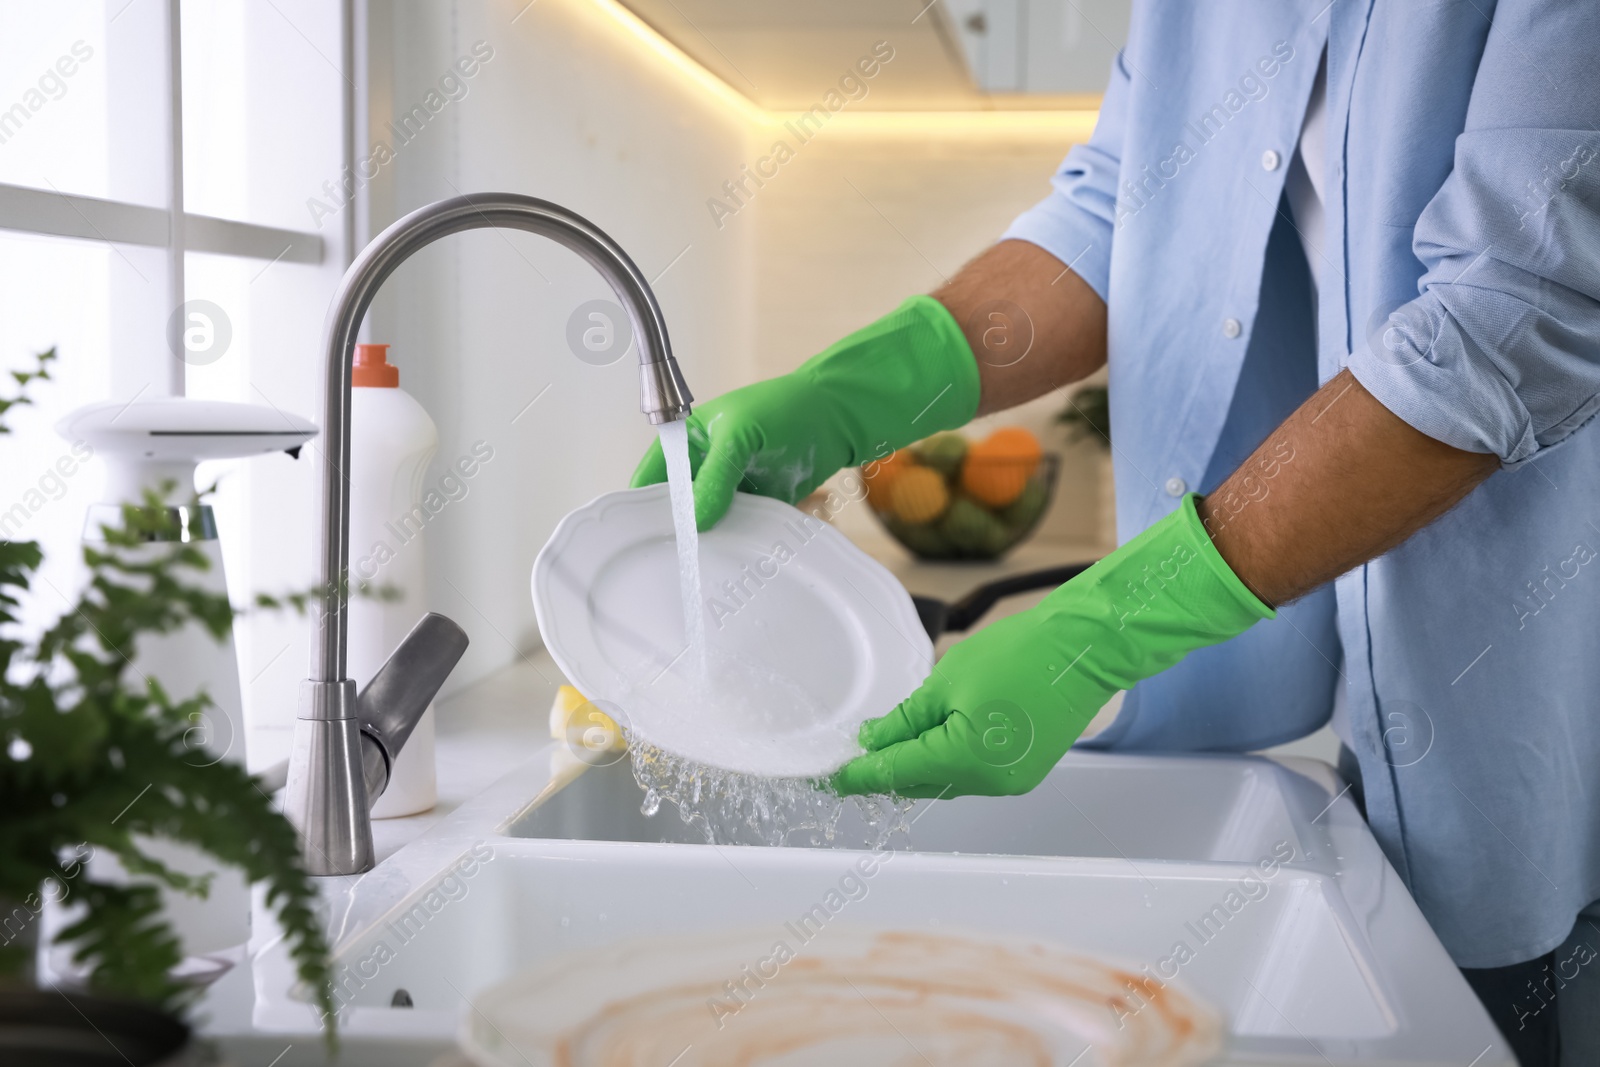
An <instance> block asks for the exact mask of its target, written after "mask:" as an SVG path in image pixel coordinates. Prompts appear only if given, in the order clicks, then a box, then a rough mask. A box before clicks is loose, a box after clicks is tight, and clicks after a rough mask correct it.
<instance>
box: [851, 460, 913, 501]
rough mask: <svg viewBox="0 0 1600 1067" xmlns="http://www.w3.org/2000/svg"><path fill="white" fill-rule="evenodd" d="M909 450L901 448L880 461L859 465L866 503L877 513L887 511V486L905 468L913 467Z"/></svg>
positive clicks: (892, 482)
mask: <svg viewBox="0 0 1600 1067" xmlns="http://www.w3.org/2000/svg"><path fill="white" fill-rule="evenodd" d="M915 463H916V461H915V460H914V459H912V458H911V450H910V449H909V448H902V449H900V450H899V451H897V452H891V453H889V454H888V455H887V456H884V457H883V458H882V459H874V460H868V461H867V462H866V463H863V464H862V465H861V477H862V480H863V481H865V482H866V485H867V501H868V502H869V503H870V504H871V505H872V506H873V507H874V508H876V509H877V510H878V511H888V510H889V506H890V505H889V486H891V485H893V484H894V481H895V479H896V478H898V477H899V476H900V475H901V474H902V473H903V472H904V471H905V470H906V469H907V468H909V467H911V466H913V465H915Z"/></svg>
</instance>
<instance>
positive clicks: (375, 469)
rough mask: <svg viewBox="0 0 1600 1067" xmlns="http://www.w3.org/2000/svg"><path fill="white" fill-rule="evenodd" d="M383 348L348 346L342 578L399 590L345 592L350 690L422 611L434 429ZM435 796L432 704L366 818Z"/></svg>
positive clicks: (409, 809) (397, 812) (400, 811)
mask: <svg viewBox="0 0 1600 1067" xmlns="http://www.w3.org/2000/svg"><path fill="white" fill-rule="evenodd" d="M388 351H389V346H388V345H356V356H355V363H354V366H353V369H352V370H351V374H350V384H351V390H350V581H351V584H352V585H354V584H356V583H359V582H369V583H371V584H372V585H373V586H376V587H382V586H393V587H395V588H396V589H398V590H399V591H400V596H399V598H398V599H396V600H382V599H379V598H376V597H363V596H352V597H351V598H350V602H349V608H348V610H349V649H348V652H347V653H346V656H347V659H346V666H347V671H348V676H349V677H350V678H353V679H354V680H355V683H356V686H357V688H361V687H364V686H365V685H366V684H367V682H368V681H370V680H371V679H372V676H373V675H374V674H376V673H378V668H379V667H381V666H383V662H384V660H385V659H387V658H388V656H389V653H390V652H393V651H394V648H395V646H396V645H398V644H399V643H400V639H401V638H403V637H405V635H406V634H407V633H409V632H410V631H411V627H412V626H414V625H415V624H416V621H417V620H418V619H420V618H421V617H422V615H423V613H424V612H426V611H427V606H426V604H427V585H426V573H425V571H424V568H423V558H422V541H423V532H424V530H425V529H426V527H427V525H428V523H429V522H430V521H431V520H432V518H433V515H432V514H431V513H430V512H429V511H427V510H426V509H425V508H424V507H423V504H422V500H423V485H422V483H423V478H424V477H425V476H426V475H427V472H428V462H429V461H430V460H432V459H433V454H434V452H435V450H437V449H438V447H439V431H438V429H437V427H435V426H434V424H433V420H432V419H430V418H429V417H428V413H427V412H426V411H424V410H423V408H422V405H421V404H419V403H417V401H416V400H415V399H414V398H413V397H412V396H411V394H409V393H407V392H406V391H405V390H404V389H401V388H400V368H398V367H396V366H394V365H393V364H391V363H390V362H389V361H388V358H387V357H388ZM438 799H439V789H438V783H437V781H436V779H435V775H434V759H433V708H431V707H430V708H429V709H428V710H427V711H426V712H424V713H423V716H422V719H421V721H419V722H418V723H417V727H416V729H415V730H414V731H412V734H411V738H410V740H408V741H407V742H406V745H405V748H403V749H402V750H401V752H400V756H399V758H398V759H397V760H395V766H394V770H393V772H392V774H391V777H390V779H389V787H388V788H387V789H385V790H384V792H383V795H382V796H381V797H379V798H378V803H377V804H376V805H374V806H373V809H372V817H373V818H375V819H392V818H396V817H398V816H401V815H415V814H416V813H418V812H422V811H427V810H428V809H429V808H431V807H433V805H434V804H435V803H436V802H437V801H438Z"/></svg>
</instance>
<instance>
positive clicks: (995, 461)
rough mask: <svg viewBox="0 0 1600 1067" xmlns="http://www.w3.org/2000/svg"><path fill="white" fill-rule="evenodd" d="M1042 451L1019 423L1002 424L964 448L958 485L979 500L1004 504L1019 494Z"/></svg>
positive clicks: (1000, 506)
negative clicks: (1002, 425)
mask: <svg viewBox="0 0 1600 1067" xmlns="http://www.w3.org/2000/svg"><path fill="white" fill-rule="evenodd" d="M1043 455H1044V450H1043V449H1042V448H1040V447H1039V439H1038V438H1037V437H1035V436H1033V434H1031V433H1029V432H1028V431H1027V430H1025V429H1023V428H1022V427H1021V426H1006V427H1003V428H1001V429H999V430H996V431H995V432H994V433H992V434H990V435H989V436H988V437H985V438H984V439H983V440H982V441H979V442H977V443H976V444H974V445H973V446H972V447H971V448H969V449H968V450H967V462H966V463H965V464H964V465H963V466H962V468H961V488H962V489H965V490H966V491H967V493H968V494H969V495H971V496H972V498H973V499H974V500H977V501H978V502H979V503H982V504H987V505H988V506H989V507H991V508H1003V507H1005V506H1006V505H1007V504H1010V503H1012V502H1013V501H1015V500H1016V499H1017V498H1018V497H1019V496H1021V495H1022V491H1023V490H1024V489H1026V488H1027V486H1028V479H1029V478H1031V477H1033V472H1034V470H1035V469H1036V468H1037V467H1038V466H1039V460H1040V459H1041V458H1042V457H1043Z"/></svg>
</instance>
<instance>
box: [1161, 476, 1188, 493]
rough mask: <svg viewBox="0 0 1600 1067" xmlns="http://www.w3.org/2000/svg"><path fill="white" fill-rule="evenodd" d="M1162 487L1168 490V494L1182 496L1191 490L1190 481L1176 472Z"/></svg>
mask: <svg viewBox="0 0 1600 1067" xmlns="http://www.w3.org/2000/svg"><path fill="white" fill-rule="evenodd" d="M1162 488H1164V489H1165V490H1166V491H1167V495H1168V496H1182V495H1183V494H1184V493H1187V492H1188V491H1189V483H1188V482H1186V481H1184V480H1183V479H1182V478H1179V477H1178V476H1177V475H1176V474H1174V475H1173V476H1172V477H1171V478H1168V479H1167V484H1166V485H1164V486H1163V487H1162Z"/></svg>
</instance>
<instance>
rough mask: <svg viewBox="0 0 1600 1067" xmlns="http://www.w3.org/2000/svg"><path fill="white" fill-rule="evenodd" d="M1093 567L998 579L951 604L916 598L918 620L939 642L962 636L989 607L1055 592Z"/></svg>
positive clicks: (1067, 567)
mask: <svg viewBox="0 0 1600 1067" xmlns="http://www.w3.org/2000/svg"><path fill="white" fill-rule="evenodd" d="M1092 566H1094V561H1093V560H1090V561H1089V562H1087V563H1067V564H1064V565H1062V566H1060V567H1047V568H1045V569H1044V570H1039V571H1028V572H1026V573H1024V574H1014V575H1012V576H1011V577H1009V578H997V579H995V580H994V581H992V582H985V583H984V584H983V585H980V586H978V588H976V589H974V590H973V591H972V592H970V593H968V594H967V595H966V596H964V597H962V598H961V599H960V600H957V601H954V602H951V603H947V602H945V601H943V600H939V599H937V598H935V597H926V596H913V597H912V598H911V601H912V603H913V604H915V605H916V608H917V617H918V618H919V619H921V620H922V628H923V629H924V630H927V631H928V636H929V637H931V638H933V639H934V640H938V638H939V635H940V634H946V633H961V632H963V631H965V630H967V629H969V628H970V627H971V626H972V624H973V623H975V622H977V621H978V620H979V619H981V618H983V616H984V615H985V614H986V613H987V612H988V611H989V609H990V608H992V607H994V606H995V604H996V603H998V602H999V601H1001V600H1004V599H1005V598H1006V597H1010V596H1016V595H1017V594H1019V593H1031V592H1033V591H1034V590H1036V589H1053V588H1055V587H1056V586H1058V585H1061V584H1062V583H1063V582H1069V581H1071V580H1072V579H1074V578H1076V577H1077V576H1078V575H1080V574H1082V573H1083V572H1084V571H1086V570H1088V569H1089V568H1090V567H1092Z"/></svg>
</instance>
